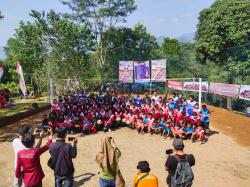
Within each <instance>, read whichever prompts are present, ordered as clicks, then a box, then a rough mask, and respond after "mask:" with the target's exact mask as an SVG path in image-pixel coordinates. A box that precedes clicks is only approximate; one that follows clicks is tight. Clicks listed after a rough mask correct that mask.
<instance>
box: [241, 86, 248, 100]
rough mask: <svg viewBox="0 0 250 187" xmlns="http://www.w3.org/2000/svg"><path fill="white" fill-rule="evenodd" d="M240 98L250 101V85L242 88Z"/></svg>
mask: <svg viewBox="0 0 250 187" xmlns="http://www.w3.org/2000/svg"><path fill="white" fill-rule="evenodd" d="M239 98H240V99H245V100H249V101H250V86H249V85H241V86H240V93H239Z"/></svg>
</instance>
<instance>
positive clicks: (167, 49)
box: [162, 38, 181, 57]
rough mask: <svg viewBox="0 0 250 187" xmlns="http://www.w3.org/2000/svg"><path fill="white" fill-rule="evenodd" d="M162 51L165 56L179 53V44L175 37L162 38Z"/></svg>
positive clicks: (173, 55)
mask: <svg viewBox="0 0 250 187" xmlns="http://www.w3.org/2000/svg"><path fill="white" fill-rule="evenodd" d="M162 51H163V53H164V54H166V55H167V56H171V57H176V56H179V55H180V53H181V44H180V43H179V42H178V40H177V39H171V38H164V42H163V44H162Z"/></svg>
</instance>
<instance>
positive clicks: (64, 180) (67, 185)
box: [55, 176, 73, 187]
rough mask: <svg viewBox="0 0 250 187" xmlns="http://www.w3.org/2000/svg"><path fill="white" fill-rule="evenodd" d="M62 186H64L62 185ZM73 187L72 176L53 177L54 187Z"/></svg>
mask: <svg viewBox="0 0 250 187" xmlns="http://www.w3.org/2000/svg"><path fill="white" fill-rule="evenodd" d="M63 184H64V185H63ZM62 186H64V187H73V176H64V177H61V176H55V187H62Z"/></svg>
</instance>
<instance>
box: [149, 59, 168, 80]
mask: <svg viewBox="0 0 250 187" xmlns="http://www.w3.org/2000/svg"><path fill="white" fill-rule="evenodd" d="M151 81H152V82H165V81H166V60H164V59H162V60H152V61H151Z"/></svg>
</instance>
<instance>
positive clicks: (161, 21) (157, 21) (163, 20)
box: [156, 18, 166, 23]
mask: <svg viewBox="0 0 250 187" xmlns="http://www.w3.org/2000/svg"><path fill="white" fill-rule="evenodd" d="M165 21H166V20H165V19H164V18H158V19H156V23H163V22H165Z"/></svg>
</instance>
